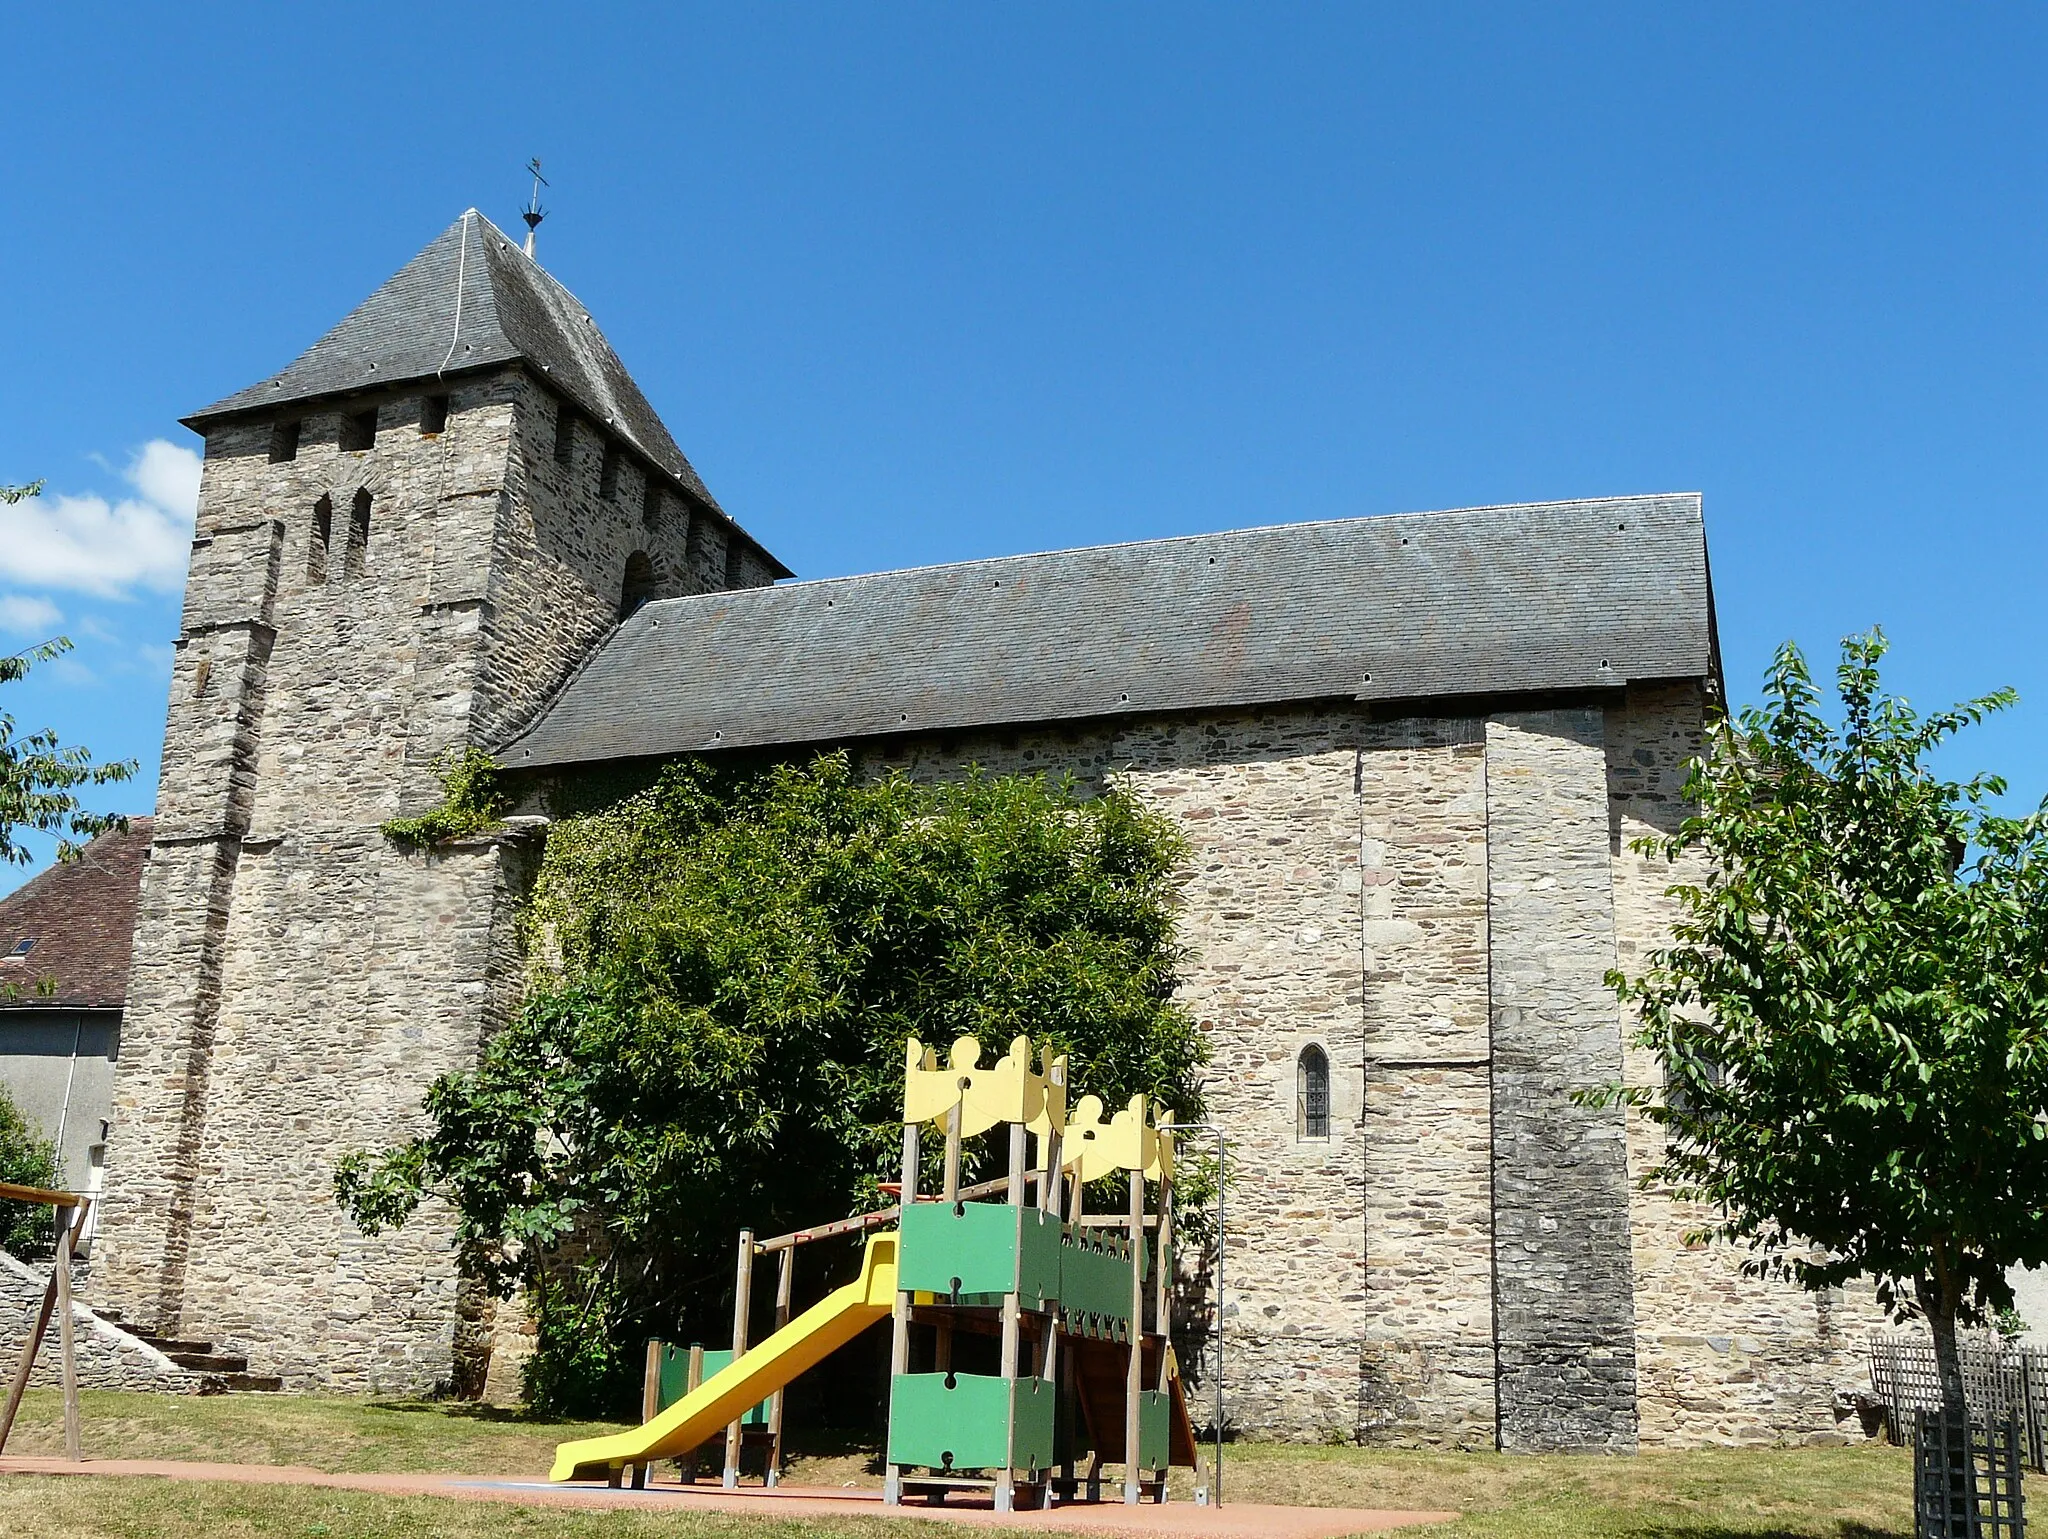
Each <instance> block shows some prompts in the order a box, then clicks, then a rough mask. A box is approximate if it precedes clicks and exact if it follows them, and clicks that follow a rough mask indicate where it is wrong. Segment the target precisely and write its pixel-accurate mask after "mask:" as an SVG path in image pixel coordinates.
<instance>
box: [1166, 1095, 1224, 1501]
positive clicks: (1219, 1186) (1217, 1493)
mask: <svg viewBox="0 0 2048 1539" xmlns="http://www.w3.org/2000/svg"><path fill="white" fill-rule="evenodd" d="M1173 1130H1174V1132H1176V1133H1194V1132H1203V1133H1213V1134H1215V1135H1216V1464H1215V1476H1214V1479H1213V1480H1212V1482H1211V1485H1212V1487H1213V1489H1212V1490H1211V1491H1210V1493H1209V1500H1210V1502H1211V1503H1213V1504H1214V1505H1215V1506H1218V1507H1221V1506H1222V1505H1223V1255H1224V1251H1225V1248H1226V1247H1225V1243H1224V1242H1225V1238H1226V1235H1227V1231H1226V1230H1225V1228H1224V1222H1223V1219H1224V1213H1223V1194H1224V1189H1225V1188H1226V1187H1227V1186H1228V1185H1229V1181H1228V1179H1227V1178H1228V1175H1229V1171H1228V1169H1227V1168H1226V1162H1227V1159H1228V1156H1229V1146H1230V1139H1229V1137H1228V1135H1226V1134H1225V1133H1224V1131H1223V1129H1222V1127H1221V1126H1219V1125H1218V1124H1217V1123H1214V1122H1176V1123H1175V1124H1174V1125H1173Z"/></svg>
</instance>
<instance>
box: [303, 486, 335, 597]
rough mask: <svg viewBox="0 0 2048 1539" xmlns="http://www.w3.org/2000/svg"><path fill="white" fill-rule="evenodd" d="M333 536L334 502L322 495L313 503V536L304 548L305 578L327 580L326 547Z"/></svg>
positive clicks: (318, 580)
mask: <svg viewBox="0 0 2048 1539" xmlns="http://www.w3.org/2000/svg"><path fill="white" fill-rule="evenodd" d="M333 538H334V503H333V500H332V499H331V498H327V497H322V498H321V499H320V500H319V501H318V502H316V503H314V504H313V537H312V540H311V541H310V542H309V544H308V545H307V548H306V579H307V581H309V582H325V581H326V580H327V547H328V545H329V543H330V542H331V541H332V540H333Z"/></svg>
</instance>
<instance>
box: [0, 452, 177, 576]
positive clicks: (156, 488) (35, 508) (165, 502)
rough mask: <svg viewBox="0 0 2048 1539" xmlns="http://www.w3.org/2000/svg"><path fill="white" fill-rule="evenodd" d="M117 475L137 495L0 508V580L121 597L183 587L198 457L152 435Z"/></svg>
mask: <svg viewBox="0 0 2048 1539" xmlns="http://www.w3.org/2000/svg"><path fill="white" fill-rule="evenodd" d="M123 478H124V479H125V480H126V481H127V482H128V484H129V485H130V486H132V487H133V488H134V489H135V490H136V492H138V493H139V494H140V495H139V496H135V497H123V498H122V499H121V500H120V501H118V502H111V503H110V502H109V501H108V500H107V499H106V498H104V497H96V496H82V497H80V496H71V495H60V496H56V497H51V496H43V497H33V498H30V499H28V500H27V501H25V502H17V503H14V504H11V505H4V506H0V581H9V580H11V581H13V582H16V583H21V584H26V585H29V586H33V587H38V588H58V589H68V590H70V591H72V592H78V593H91V594H96V595H98V596H99V597H101V598H126V597H129V596H130V594H131V593H132V592H133V591H134V590H135V589H137V588H151V589H155V590H156V591H158V592H161V593H174V592H176V591H177V590H178V589H179V588H181V587H183V586H184V582H185V566H186V563H187V561H188V560H189V559H190V557H191V551H192V521H193V518H194V516H195V515H196V514H197V512H198V508H199V456H198V455H196V454H194V453H193V452H192V451H191V450H190V449H187V448H184V447H182V446H180V445H178V444H174V443H169V442H167V441H165V440H164V439H161V438H158V439H152V440H151V441H150V442H149V443H147V444H145V445H144V446H143V448H142V451H141V453H139V454H137V455H136V457H135V461H134V463H133V464H132V465H130V466H129V467H128V469H127V471H126V472H124V476H123Z"/></svg>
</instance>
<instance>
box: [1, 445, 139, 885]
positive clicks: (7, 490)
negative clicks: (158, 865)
mask: <svg viewBox="0 0 2048 1539" xmlns="http://www.w3.org/2000/svg"><path fill="white" fill-rule="evenodd" d="M42 489H43V483H42V482H40V481H36V482H33V483H31V484H30V485H27V486H0V504H7V503H16V502H21V501H23V500H25V499H27V498H30V497H34V496H37V495H39V494H40V493H41V491H42ZM70 650H71V643H70V642H69V641H68V640H66V639H65V638H64V637H62V636H58V637H55V638H53V639H52V640H50V641H46V642H44V643H43V644H42V645H41V646H39V647H31V648H30V649H29V650H28V651H26V652H20V653H17V654H15V655H14V656H12V657H0V684H12V683H14V682H16V681H17V680H19V679H22V678H24V677H26V676H27V674H28V671H29V669H31V668H33V667H34V666H35V665H36V664H37V663H46V662H48V661H50V660H51V659H52V658H54V657H61V656H63V655H64V654H65V653H66V652H69V651H70ZM134 775H135V761H134V760H133V759H126V760H122V761H120V762H118V763H114V764H94V763H93V762H92V755H91V754H90V753H88V752H87V751H86V750H85V749H83V748H65V747H63V746H61V745H60V744H59V743H58V741H57V734H56V733H54V732H51V731H48V730H47V729H46V730H44V731H41V732H31V733H29V734H27V735H26V736H17V735H16V731H15V725H14V718H13V717H12V716H11V715H9V714H8V713H6V712H5V711H0V864H7V863H11V864H14V865H26V864H28V862H29V861H31V860H33V859H34V858H35V856H34V854H33V852H32V851H30V850H29V849H28V848H27V847H26V846H25V845H23V844H22V843H21V842H20V841H19V840H18V839H17V838H16V837H15V834H16V831H17V830H18V829H23V828H31V829H34V830H36V831H37V832H38V833H45V834H54V835H56V836H57V855H58V858H59V859H62V860H68V859H70V858H71V856H72V855H74V854H76V853H77V848H78V847H77V845H75V844H74V843H73V842H72V838H71V837H67V836H74V837H76V838H78V839H81V840H83V839H90V838H92V837H93V836H94V835H96V834H103V833H105V832H106V831H107V830H108V829H110V828H126V827H127V826H128V820H127V819H126V818H121V817H111V816H107V815H104V814H101V813H96V812H87V811H86V810H85V809H84V808H82V807H81V806H79V804H78V798H77V797H76V796H74V795H73V794H72V793H73V792H74V791H75V790H77V788H78V787H80V786H83V785H95V786H103V785H112V784H114V783H115V782H117V781H123V780H129V779H132V778H133V777H134Z"/></svg>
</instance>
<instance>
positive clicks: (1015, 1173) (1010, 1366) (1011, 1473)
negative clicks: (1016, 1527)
mask: <svg viewBox="0 0 2048 1539" xmlns="http://www.w3.org/2000/svg"><path fill="white" fill-rule="evenodd" d="M1024 1139H1025V1132H1024V1124H1023V1123H1021V1122H1013V1123H1011V1124H1010V1191H1009V1198H1010V1216H1011V1221H1012V1222H1013V1223H1015V1224H1017V1225H1018V1226H1019V1234H1018V1240H1019V1241H1020V1243H1021V1241H1022V1239H1023V1234H1022V1225H1023V1222H1024ZM1016 1260H1017V1264H1018V1266H1019V1267H1021V1266H1022V1265H1023V1256H1022V1253H1021V1250H1020V1252H1019V1254H1018V1256H1017V1258H1016ZM1019 1281H1020V1279H1018V1278H1016V1277H1012V1278H1011V1279H1010V1291H1009V1292H1008V1293H1005V1294H1004V1295H1003V1355H1002V1365H1001V1367H1000V1368H999V1369H998V1370H997V1372H998V1373H1000V1374H1001V1375H1002V1377H1003V1379H1004V1380H1005V1381H1006V1382H1005V1384H1004V1388H1005V1389H1006V1390H1012V1391H1013V1390H1014V1386H1013V1385H1011V1384H1010V1383H1009V1382H1007V1381H1010V1380H1014V1379H1015V1378H1016V1377H1017V1376H1018V1375H1017V1355H1018V1345H1019V1342H1018V1335H1019V1332H1020V1331H1021V1329H1022V1324H1023V1322H1022V1321H1021V1320H1020V1318H1019V1315H1020V1313H1021V1311H1022V1308H1023V1299H1022V1298H1021V1297H1020V1296H1019V1294H1018V1291H1017V1289H1018V1283H1019ZM1016 1441H1017V1397H1016V1395H1015V1393H1014V1392H1012V1393H1011V1394H1010V1396H1009V1410H1008V1411H1007V1412H1005V1414H1004V1417H1003V1449H1004V1452H1003V1467H1002V1468H1001V1469H1000V1470H999V1471H997V1472H996V1511H998V1512H1014V1511H1016V1508H1017V1469H1016V1465H1015V1463H1014V1461H1012V1459H1011V1458H1010V1453H1011V1451H1012V1450H1013V1449H1014V1447H1015V1445H1016Z"/></svg>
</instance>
